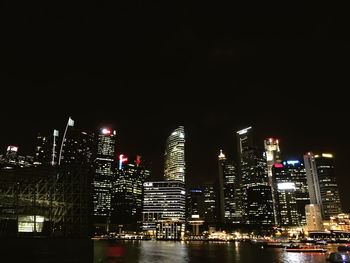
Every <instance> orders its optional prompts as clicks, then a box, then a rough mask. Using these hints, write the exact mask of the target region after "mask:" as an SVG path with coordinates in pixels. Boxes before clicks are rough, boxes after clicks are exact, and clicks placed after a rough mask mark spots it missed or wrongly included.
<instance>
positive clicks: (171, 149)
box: [164, 126, 185, 182]
mask: <svg viewBox="0 0 350 263" xmlns="http://www.w3.org/2000/svg"><path fill="white" fill-rule="evenodd" d="M164 177H165V180H178V181H182V182H185V131H184V127H183V126H179V127H178V128H177V129H175V130H174V131H173V132H172V133H171V135H170V136H169V137H168V139H167V141H166V146H165V153H164Z"/></svg>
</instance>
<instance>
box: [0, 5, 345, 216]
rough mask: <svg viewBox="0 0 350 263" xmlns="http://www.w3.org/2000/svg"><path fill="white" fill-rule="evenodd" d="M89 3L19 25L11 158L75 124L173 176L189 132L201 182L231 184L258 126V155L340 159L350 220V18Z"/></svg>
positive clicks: (9, 32)
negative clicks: (173, 159)
mask: <svg viewBox="0 0 350 263" xmlns="http://www.w3.org/2000/svg"><path fill="white" fill-rule="evenodd" d="M126 2H127V1H126ZM86 5H87V6H86V8H82V9H81V12H80V13H76V12H72V13H58V12H57V13H55V14H53V13H50V14H49V13H48V14H45V13H37V12H28V13H24V14H16V15H15V16H9V19H5V21H4V24H3V25H4V28H5V29H4V32H3V34H2V35H3V43H2V44H5V47H4V48H3V53H4V54H5V56H4V59H2V64H3V67H2V71H1V75H0V83H1V109H2V111H1V120H2V121H1V132H0V135H1V136H0V147H1V148H0V149H1V152H2V153H4V152H5V150H6V146H7V145H8V144H16V145H19V146H20V152H21V154H32V151H33V149H34V138H35V135H36V133H37V132H39V131H49V130H52V129H53V128H57V129H60V130H61V131H62V130H63V129H64V126H65V124H66V121H67V118H68V116H72V118H73V119H74V120H75V121H76V125H77V126H78V127H81V128H85V129H88V130H94V129H96V128H97V127H99V126H101V125H111V126H112V127H113V128H115V129H116V130H117V132H118V137H117V140H118V144H117V151H118V152H122V153H127V154H129V155H134V154H141V155H142V156H143V157H144V159H145V160H147V161H148V162H151V163H152V166H151V169H152V172H153V176H154V178H161V176H162V169H163V152H164V145H165V140H166V138H167V136H168V135H169V134H170V132H171V131H172V130H173V129H175V128H176V127H177V126H178V125H184V126H185V131H186V140H187V145H186V158H187V168H188V170H187V171H188V173H187V181H188V183H190V184H193V185H196V184H199V183H202V182H203V181H206V180H213V178H214V177H215V176H217V159H216V158H217V155H218V152H219V149H220V148H222V149H223V150H224V152H225V153H226V155H227V156H228V157H232V158H235V157H236V137H235V131H236V130H238V129H241V128H245V127H246V126H253V128H254V132H255V142H256V144H257V145H258V146H260V147H263V139H264V138H265V137H270V136H273V137H277V138H280V140H281V150H282V153H283V157H284V158H286V159H289V158H292V159H295V158H302V154H303V153H305V152H307V151H315V152H316V151H327V152H332V153H334V154H335V156H336V165H337V176H338V181H339V185H340V191H341V198H342V201H343V202H342V203H343V206H344V208H345V210H346V211H349V210H350V194H349V193H348V191H349V189H350V181H349V180H348V179H347V177H348V176H349V174H348V173H349V172H348V169H347V166H348V162H349V157H350V154H349V150H348V149H349V148H350V143H349V132H348V128H347V126H348V121H349V112H350V111H349V109H348V103H349V102H348V101H349V99H348V98H349V96H348V95H347V94H346V89H347V88H348V87H349V78H348V74H349V61H350V44H349V41H348V39H347V38H348V37H347V35H348V28H347V25H348V24H349V21H346V20H347V18H346V17H347V16H345V15H341V14H339V13H336V12H332V10H327V12H324V11H323V10H319V9H317V8H315V9H314V10H313V11H314V12H308V11H306V10H305V11H298V12H297V11H294V10H289V9H288V10H289V12H273V11H272V10H270V11H267V12H260V11H261V10H260V9H259V8H256V10H251V9H249V11H247V9H244V10H245V11H242V10H241V9H240V8H238V7H236V8H232V7H228V6H224V5H220V4H219V3H217V4H213V5H212V6H204V5H203V4H202V3H200V2H198V3H196V2H191V3H186V2H185V1H180V2H177V3H174V2H166V1H165V3H161V4H155V3H149V2H148V3H146V2H141V1H139V2H133V3H132V4H131V3H122V4H121V3H118V4H110V3H108V2H100V3H99V4H98V5H94V4H93V3H92V2H88V3H86ZM266 9H267V8H266Z"/></svg>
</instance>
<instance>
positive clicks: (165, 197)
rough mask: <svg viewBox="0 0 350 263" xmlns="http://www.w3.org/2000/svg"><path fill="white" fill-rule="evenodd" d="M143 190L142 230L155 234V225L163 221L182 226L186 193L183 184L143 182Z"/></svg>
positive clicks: (174, 182) (175, 182)
mask: <svg viewBox="0 0 350 263" xmlns="http://www.w3.org/2000/svg"><path fill="white" fill-rule="evenodd" d="M143 188H144V203H143V210H142V216H143V230H146V231H149V232H150V233H153V234H155V231H156V226H157V223H158V222H159V221H163V220H173V221H174V222H175V221H176V222H180V223H181V224H183V225H184V222H185V215H186V210H185V206H186V191H185V185H184V183H183V182H181V181H157V182H145V183H144V184H143ZM173 239H177V237H175V236H174V237H173Z"/></svg>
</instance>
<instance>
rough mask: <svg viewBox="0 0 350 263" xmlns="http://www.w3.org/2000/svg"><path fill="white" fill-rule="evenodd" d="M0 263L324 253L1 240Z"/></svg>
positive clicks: (263, 259) (304, 257)
mask: <svg viewBox="0 0 350 263" xmlns="http://www.w3.org/2000/svg"><path fill="white" fill-rule="evenodd" d="M0 262H38V263H39V262H45V263H51V262H52V263H56V262H60V263H61V262H71V263H73V262H74V263H75V262H87V263H100V262H101V263H104V262H108V263H113V262H142V263H143V262H144V263H161V262H162V263H163V262H170V263H173V262H174V263H177V262H179V263H180V262H181V263H182V262H184V263H185V262H193V263H205V262H215V263H226V262H242V263H247V262H248V263H249V262H259V263H282V262H283V263H292V262H298V263H304V262H305V263H308V262H309V263H325V262H327V261H326V255H325V254H319V253H291V252H285V251H283V250H282V249H277V248H265V249H262V248H260V247H259V246H256V245H252V244H250V243H245V242H242V243H238V242H231V243H224V242H200V241H197V242H171V241H118V242H107V241H82V240H80V241H79V240H35V239H33V240H30V239H28V240H8V241H4V240H2V241H1V246H0Z"/></svg>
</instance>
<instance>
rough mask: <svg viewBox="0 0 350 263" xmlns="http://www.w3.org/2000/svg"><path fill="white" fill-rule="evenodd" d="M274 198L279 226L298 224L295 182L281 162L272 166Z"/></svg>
mask: <svg viewBox="0 0 350 263" xmlns="http://www.w3.org/2000/svg"><path fill="white" fill-rule="evenodd" d="M273 179H274V188H275V200H276V202H277V222H278V224H279V225H281V226H297V225H299V217H298V211H297V203H296V186H295V185H296V184H295V182H294V180H293V178H292V176H291V174H290V173H289V172H288V171H287V169H285V168H284V166H283V164H279V163H276V164H274V167H273Z"/></svg>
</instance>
